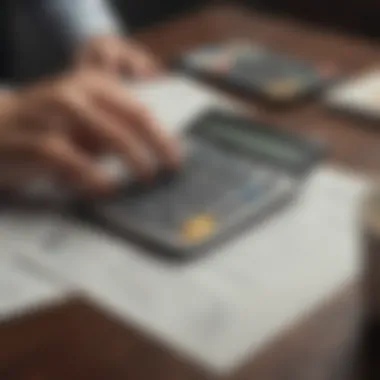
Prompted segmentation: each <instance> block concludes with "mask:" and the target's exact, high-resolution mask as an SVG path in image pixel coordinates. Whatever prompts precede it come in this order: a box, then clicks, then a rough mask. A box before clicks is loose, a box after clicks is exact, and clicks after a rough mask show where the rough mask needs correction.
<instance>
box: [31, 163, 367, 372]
mask: <svg viewBox="0 0 380 380" xmlns="http://www.w3.org/2000/svg"><path fill="white" fill-rule="evenodd" d="M365 190H366V184H365V182H364V181H361V180H360V179H355V178H354V177H352V176H349V175H347V174H343V173H340V172H338V171H335V170H334V169H331V168H321V169H320V170H318V172H316V173H314V174H313V175H312V177H311V179H310V182H309V183H308V185H307V187H306V188H305V189H304V190H303V192H302V193H301V195H300V197H299V198H298V200H297V201H296V202H295V203H294V204H293V205H291V206H290V207H289V208H288V209H286V210H284V211H283V212H281V213H280V214H278V215H277V216H275V217H273V218H272V219H270V220H269V221H268V222H266V223H264V224H262V225H258V226H255V227H253V228H252V230H251V231H249V232H247V233H245V234H244V235H242V236H240V237H239V238H237V239H234V240H231V241H230V243H228V244H226V245H225V246H223V247H221V248H218V252H215V253H212V254H210V255H208V256H205V257H204V258H202V259H201V260H196V261H194V262H192V263H187V264H182V265H175V264H173V263H168V262H167V261H165V260H162V259H161V257H160V256H157V257H156V258H154V257H150V256H149V255H146V253H145V252H143V251H142V250H140V249H138V248H136V247H135V246H132V245H130V244H128V243H127V242H125V241H122V240H117V239H115V238H114V237H112V238H111V237H110V236H108V235H107V234H106V233H104V232H103V233H101V232H100V231H99V230H95V229H91V228H86V227H84V226H83V225H81V224H76V223H73V222H71V221H70V222H69V221H65V220H61V221H56V228H57V231H59V233H56V236H58V238H57V237H56V238H55V242H54V245H52V244H51V243H50V244H47V248H46V249H44V248H43V247H42V248H38V249H37V250H36V251H35V252H34V255H35V257H38V258H39V260H40V261H41V262H42V263H43V265H46V266H47V267H49V268H52V269H53V271H55V272H56V273H59V274H60V275H61V276H64V277H66V278H68V279H70V280H71V282H72V283H73V284H75V285H77V286H78V287H79V288H80V289H83V290H84V291H85V292H87V293H88V294H89V295H90V296H91V297H92V298H93V299H94V300H96V301H97V302H98V303H99V304H100V305H102V306H103V307H104V308H105V309H107V310H109V311H110V312H112V313H115V314H116V315H117V316H118V317H120V318H121V320H123V321H125V322H127V323H132V324H135V325H136V326H137V327H140V328H142V329H143V330H144V331H145V332H147V333H149V334H152V335H153V336H154V337H156V338H157V339H159V340H160V341H161V342H164V343H166V344H168V345H169V346H171V347H172V348H174V349H175V350H176V351H177V352H180V353H182V354H183V355H186V356H188V357H189V358H190V359H192V360H195V361H196V362H197V363H198V364H201V365H203V366H205V367H206V368H207V369H209V370H211V371H215V372H218V373H224V372H226V371H230V370H232V369H233V368H234V367H236V366H238V365H239V364H241V363H242V361H244V360H245V359H246V358H247V357H248V356H251V355H253V354H254V353H255V352H256V351H257V350H258V349H261V348H263V345H265V344H266V343H268V342H270V340H271V339H272V338H274V337H276V336H277V335H278V333H280V332H281V331H282V330H284V329H286V328H287V327H289V326H290V325H291V324H292V323H295V322H296V321H297V318H301V317H302V316H303V315H304V314H305V313H307V312H310V311H311V310H312V308H314V307H317V306H318V305H319V304H320V303H321V302H322V301H324V300H325V299H326V298H328V297H330V296H331V295H332V293H333V292H334V291H337V290H338V288H339V286H341V285H343V284H344V283H345V282H346V281H348V280H350V279H352V278H353V277H354V276H355V274H356V272H357V268H358V265H357V259H358V254H359V249H358V233H359V228H358V226H357V220H358V212H359V206H360V201H361V198H362V195H363V194H364V192H365ZM41 242H42V241H41Z"/></svg>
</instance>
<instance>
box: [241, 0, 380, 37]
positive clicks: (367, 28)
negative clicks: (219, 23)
mask: <svg viewBox="0 0 380 380" xmlns="http://www.w3.org/2000/svg"><path fill="white" fill-rule="evenodd" d="M243 2H244V3H245V4H247V5H250V6H252V7H256V8H262V9H265V10H268V11H271V12H276V13H285V14H290V15H292V16H295V17H299V18H302V19H305V20H310V21H314V22H318V23H324V24H329V25H333V26H335V27H339V28H343V29H346V30H348V31H351V32H355V33H362V34H367V35H371V36H374V37H380V0H245V1H244V0H243Z"/></svg>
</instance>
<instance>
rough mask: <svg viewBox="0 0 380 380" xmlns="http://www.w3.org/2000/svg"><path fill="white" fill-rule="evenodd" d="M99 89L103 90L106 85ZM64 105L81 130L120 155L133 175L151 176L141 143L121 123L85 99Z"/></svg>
mask: <svg viewBox="0 0 380 380" xmlns="http://www.w3.org/2000/svg"><path fill="white" fill-rule="evenodd" d="M102 91H105V92H107V88H103V89H102ZM64 107H67V108H68V110H69V112H70V113H71V114H72V115H73V117H74V118H75V120H76V122H77V123H78V125H80V126H82V128H83V131H84V133H86V134H88V135H89V136H92V137H94V136H95V137H96V138H97V140H98V141H100V142H101V143H102V145H103V147H106V148H108V151H110V150H113V151H115V152H116V153H118V154H119V155H121V157H122V158H123V160H124V161H126V162H127V163H128V165H129V166H131V169H132V171H133V172H134V173H135V175H137V176H138V177H140V178H141V179H149V178H150V177H151V176H152V174H153V173H152V171H153V168H152V165H151V163H150V162H149V159H148V157H147V155H146V154H145V151H144V149H142V146H141V143H139V141H138V140H137V139H136V138H134V136H133V134H132V133H130V131H128V129H127V128H125V127H124V125H123V124H122V123H121V122H119V121H116V119H114V118H113V117H111V116H110V115H107V112H104V111H102V110H101V109H99V108H96V107H94V106H92V105H91V104H90V103H89V102H86V101H79V99H78V100H77V102H74V101H71V102H67V103H66V104H65V105H64Z"/></svg>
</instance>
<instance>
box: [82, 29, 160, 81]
mask: <svg viewBox="0 0 380 380" xmlns="http://www.w3.org/2000/svg"><path fill="white" fill-rule="evenodd" d="M76 59H77V62H76V64H77V65H79V66H81V67H91V68H98V69H101V70H105V71H107V72H108V73H112V74H121V75H129V76H132V77H138V78H149V77H152V76H156V75H157V74H158V73H159V72H160V71H161V69H160V65H159V63H158V61H157V60H156V59H155V57H154V56H153V54H151V53H150V52H149V51H148V50H147V49H145V48H144V47H143V46H141V45H140V44H139V43H138V42H136V41H133V40H132V39H130V38H126V37H122V36H117V35H111V36H96V37H92V38H90V39H89V40H87V41H86V42H85V43H84V44H83V45H82V46H80V48H79V51H78V54H77V56H76Z"/></svg>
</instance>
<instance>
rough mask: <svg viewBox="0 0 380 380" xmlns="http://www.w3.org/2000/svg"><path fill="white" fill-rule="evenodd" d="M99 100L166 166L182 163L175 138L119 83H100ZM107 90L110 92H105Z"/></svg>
mask: <svg viewBox="0 0 380 380" xmlns="http://www.w3.org/2000/svg"><path fill="white" fill-rule="evenodd" d="M98 85H101V86H100V87H99V88H98V91H97V99H98V100H99V101H100V102H101V104H105V105H106V107H107V108H108V109H109V110H110V111H111V112H112V114H114V115H116V116H117V117H118V118H120V119H121V120H123V122H124V123H125V127H126V128H132V129H133V133H135V134H137V135H138V136H139V137H140V138H141V139H143V140H144V141H145V143H146V144H147V145H148V146H149V147H150V149H153V151H154V153H155V154H156V155H157V156H158V158H159V159H160V160H162V161H163V162H164V163H165V164H166V165H168V166H170V167H176V166H177V165H178V164H179V162H180V152H179V150H178V147H177V144H176V141H175V140H174V138H172V137H171V136H169V135H168V134H166V133H165V131H164V128H163V127H162V126H161V125H159V123H158V122H157V120H156V119H155V118H154V117H153V116H152V115H151V114H150V112H149V111H148V110H147V109H145V108H144V107H143V106H142V105H141V104H140V103H138V102H137V101H136V100H135V99H133V98H132V97H131V96H130V95H129V94H128V93H127V91H126V90H125V89H124V88H123V87H122V85H120V84H119V83H114V82H108V81H107V83H99V84H98ZM105 88H107V89H108V91H104V89H105Z"/></svg>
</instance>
